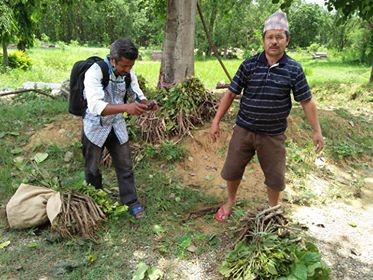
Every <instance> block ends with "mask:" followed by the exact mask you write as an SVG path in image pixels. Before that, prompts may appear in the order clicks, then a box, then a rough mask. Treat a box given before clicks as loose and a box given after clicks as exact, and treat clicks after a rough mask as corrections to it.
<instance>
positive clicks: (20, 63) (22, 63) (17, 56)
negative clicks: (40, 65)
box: [9, 50, 32, 70]
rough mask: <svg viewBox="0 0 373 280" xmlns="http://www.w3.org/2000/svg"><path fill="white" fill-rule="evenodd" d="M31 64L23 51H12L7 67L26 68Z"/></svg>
mask: <svg viewBox="0 0 373 280" xmlns="http://www.w3.org/2000/svg"><path fill="white" fill-rule="evenodd" d="M31 66H32V63H31V58H30V57H29V56H28V54H27V53H26V52H24V51H19V50H17V51H14V52H11V53H10V54H9V67H10V68H16V69H22V70H28V69H30V68H31Z"/></svg>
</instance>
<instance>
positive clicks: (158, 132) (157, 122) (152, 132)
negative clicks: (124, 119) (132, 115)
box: [136, 111, 167, 144]
mask: <svg viewBox="0 0 373 280" xmlns="http://www.w3.org/2000/svg"><path fill="white" fill-rule="evenodd" d="M158 115H159V114H158ZM158 115H157V113H156V112H152V111H150V112H148V113H147V114H144V115H141V116H138V117H137V119H136V124H137V125H138V126H139V127H140V129H141V131H140V134H141V135H140V137H141V139H142V140H143V141H145V142H146V143H150V144H157V143H161V142H162V141H163V140H165V139H166V138H167V129H166V122H165V120H164V118H162V117H161V116H158Z"/></svg>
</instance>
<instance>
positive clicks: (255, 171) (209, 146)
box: [177, 123, 266, 202]
mask: <svg viewBox="0 0 373 280" xmlns="http://www.w3.org/2000/svg"><path fill="white" fill-rule="evenodd" d="M232 129H233V124H226V123H222V124H221V125H220V137H219V139H218V140H217V141H216V142H213V141H212V140H211V138H210V135H209V127H207V128H204V129H200V130H197V131H195V132H194V133H193V137H190V138H188V139H187V140H186V141H185V142H184V146H185V148H186V150H187V154H188V156H187V159H186V160H185V161H184V162H182V163H180V164H179V165H178V168H177V170H178V174H179V175H180V177H181V180H182V181H183V182H184V183H185V184H186V185H188V186H190V187H192V188H195V189H201V190H203V191H205V192H207V193H208V194H210V195H214V196H217V197H220V198H221V199H222V200H223V199H224V198H225V197H226V185H225V181H224V180H223V179H222V178H221V176H220V171H221V169H222V167H223V164H224V161H225V157H226V153H227V150H228V145H229V141H230V138H231V135H232ZM263 182H264V176H263V173H262V171H261V169H260V166H259V164H258V163H257V162H255V161H254V162H252V163H250V164H249V165H248V166H247V168H246V171H245V173H244V177H243V180H242V183H241V185H240V188H239V189H238V197H239V198H246V199H249V200H250V201H254V202H255V201H258V202H263V201H264V200H266V192H265V186H264V183H263Z"/></svg>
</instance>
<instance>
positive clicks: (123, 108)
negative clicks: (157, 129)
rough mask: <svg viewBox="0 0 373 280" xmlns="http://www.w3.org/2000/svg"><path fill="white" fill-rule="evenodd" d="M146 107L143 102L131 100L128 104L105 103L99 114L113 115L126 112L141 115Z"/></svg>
mask: <svg viewBox="0 0 373 280" xmlns="http://www.w3.org/2000/svg"><path fill="white" fill-rule="evenodd" d="M147 108H148V105H146V104H145V103H142V102H141V103H137V102H133V103H130V104H107V105H106V107H105V109H104V110H102V112H101V116H106V115H115V114H119V113H124V112H127V113H128V114H130V115H141V114H142V113H144V112H145V110H146V109H147Z"/></svg>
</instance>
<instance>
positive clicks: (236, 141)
mask: <svg viewBox="0 0 373 280" xmlns="http://www.w3.org/2000/svg"><path fill="white" fill-rule="evenodd" d="M285 139H286V137H285V135H284V134H281V135H275V136H271V135H265V134H258V133H254V132H251V131H249V130H247V129H244V128H242V127H240V126H238V125H236V126H235V128H234V130H233V135H232V138H231V141H230V143H229V149H228V155H227V158H226V159H225V163H224V166H223V170H222V171H221V176H222V178H223V179H225V180H227V181H236V180H241V179H242V176H243V173H244V171H245V168H246V165H247V164H248V163H249V162H250V160H251V159H252V158H253V156H254V155H255V152H256V153H257V155H258V160H259V163H260V167H261V168H262V170H263V173H264V177H265V181H264V183H265V184H266V185H267V187H269V188H271V189H273V190H275V191H282V190H283V189H285V161H286V151H285Z"/></svg>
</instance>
